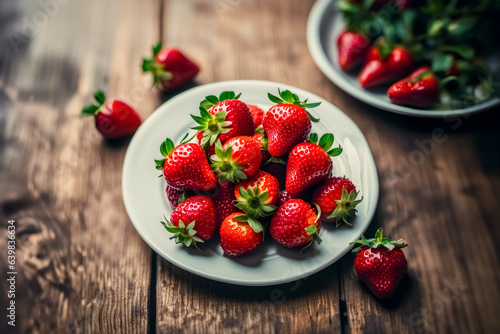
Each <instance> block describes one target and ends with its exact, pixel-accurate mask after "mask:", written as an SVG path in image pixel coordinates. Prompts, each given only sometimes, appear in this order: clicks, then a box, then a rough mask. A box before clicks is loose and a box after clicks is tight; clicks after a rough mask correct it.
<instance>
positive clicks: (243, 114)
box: [191, 92, 255, 146]
mask: <svg viewBox="0 0 500 334" xmlns="http://www.w3.org/2000/svg"><path fill="white" fill-rule="evenodd" d="M240 95H241V94H238V95H235V93H234V92H222V93H221V94H220V95H219V97H217V96H215V95H209V96H206V97H205V100H203V101H201V103H200V116H195V115H191V117H192V118H193V119H194V121H195V122H196V123H197V124H198V125H197V126H195V127H193V128H192V129H193V130H199V131H202V132H203V139H202V142H201V146H206V145H207V144H208V145H213V144H215V142H216V140H217V138H218V139H219V140H220V141H221V143H222V144H224V143H225V142H226V141H228V140H229V139H230V138H233V137H237V136H253V135H254V133H255V125H254V123H253V117H252V113H251V112H250V109H248V106H247V105H246V104H245V103H243V102H241V101H240V100H238V98H239V97H240ZM207 110H208V111H207Z"/></svg>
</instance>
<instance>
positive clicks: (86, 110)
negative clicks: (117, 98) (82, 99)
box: [80, 89, 106, 117]
mask: <svg viewBox="0 0 500 334" xmlns="http://www.w3.org/2000/svg"><path fill="white" fill-rule="evenodd" d="M94 99H95V100H96V101H97V104H89V105H86V106H84V107H83V108H82V112H81V113H80V117H86V116H91V115H97V114H98V113H99V111H101V109H102V107H103V106H104V103H105V102H106V96H105V95H104V92H103V91H102V90H100V89H98V90H96V91H95V93H94Z"/></svg>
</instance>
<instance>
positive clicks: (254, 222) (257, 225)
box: [247, 218, 264, 233]
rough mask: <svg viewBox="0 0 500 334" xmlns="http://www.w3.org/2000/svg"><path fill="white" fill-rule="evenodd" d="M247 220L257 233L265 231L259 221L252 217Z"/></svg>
mask: <svg viewBox="0 0 500 334" xmlns="http://www.w3.org/2000/svg"><path fill="white" fill-rule="evenodd" d="M247 222H248V225H250V227H251V228H252V230H253V231H254V232H255V233H260V232H262V231H264V228H263V227H262V224H261V223H260V222H259V221H257V220H255V219H252V218H248V221H247Z"/></svg>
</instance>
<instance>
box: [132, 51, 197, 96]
mask: <svg viewBox="0 0 500 334" xmlns="http://www.w3.org/2000/svg"><path fill="white" fill-rule="evenodd" d="M142 71H143V72H151V73H152V74H153V80H154V84H155V85H159V86H161V88H162V89H163V90H164V91H172V90H175V89H177V88H179V87H181V86H183V85H184V84H186V83H188V82H190V81H191V80H193V78H194V77H195V76H196V75H197V74H198V72H199V71H200V68H199V67H198V65H196V63H194V62H193V61H192V60H190V59H189V58H187V57H186V56H185V55H184V54H183V53H182V52H181V51H179V50H177V49H174V48H162V45H161V43H158V44H157V45H155V46H153V58H145V59H143V61H142Z"/></svg>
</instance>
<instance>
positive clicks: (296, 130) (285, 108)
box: [262, 89, 321, 157]
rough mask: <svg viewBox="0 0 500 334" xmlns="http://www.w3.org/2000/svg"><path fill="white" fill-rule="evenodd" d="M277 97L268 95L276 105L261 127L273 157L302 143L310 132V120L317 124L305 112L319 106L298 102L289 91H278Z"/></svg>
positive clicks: (297, 98) (314, 119)
mask: <svg viewBox="0 0 500 334" xmlns="http://www.w3.org/2000/svg"><path fill="white" fill-rule="evenodd" d="M278 92H279V97H277V96H274V95H272V94H270V93H268V94H267V95H268V97H269V99H270V100H271V101H272V102H274V103H277V104H276V105H274V106H272V107H271V108H270V109H269V110H268V111H267V113H266V115H265V116H264V120H263V121H262V126H263V128H264V131H265V133H266V135H267V140H268V149H269V153H271V154H272V155H273V156H275V157H280V156H282V155H285V154H287V153H288V152H290V150H291V149H292V148H293V147H294V146H295V145H297V144H298V143H300V142H302V141H304V140H305V139H306V138H307V136H308V135H309V133H310V132H311V120H312V121H313V122H318V121H319V119H317V118H314V117H312V116H311V114H310V113H309V112H308V111H306V110H305V109H306V108H314V107H317V106H319V105H320V104H321V102H317V103H307V100H305V101H300V99H299V97H298V96H297V95H296V94H293V93H292V92H290V91H289V90H285V91H280V90H279V89H278Z"/></svg>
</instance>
